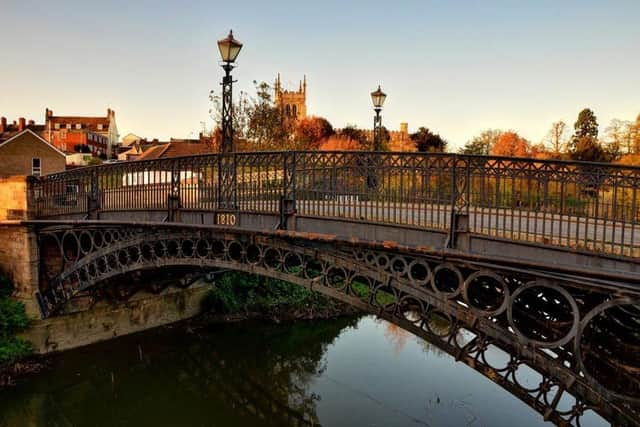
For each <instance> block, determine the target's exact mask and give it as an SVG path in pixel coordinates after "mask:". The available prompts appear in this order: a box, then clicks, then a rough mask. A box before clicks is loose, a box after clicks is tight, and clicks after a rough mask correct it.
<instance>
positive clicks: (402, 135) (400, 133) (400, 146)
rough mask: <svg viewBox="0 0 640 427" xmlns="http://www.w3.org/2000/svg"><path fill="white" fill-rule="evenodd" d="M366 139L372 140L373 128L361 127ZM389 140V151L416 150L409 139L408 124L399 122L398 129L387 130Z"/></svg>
mask: <svg viewBox="0 0 640 427" xmlns="http://www.w3.org/2000/svg"><path fill="white" fill-rule="evenodd" d="M340 131H341V129H336V133H340ZM362 131H363V132H364V134H365V135H366V137H367V140H368V141H373V130H372V129H362ZM388 132H389V142H388V143H387V145H388V147H389V151H411V152H413V151H417V148H416V144H415V143H414V142H413V141H412V140H411V136H410V135H409V124H408V123H405V122H403V123H400V129H399V130H388Z"/></svg>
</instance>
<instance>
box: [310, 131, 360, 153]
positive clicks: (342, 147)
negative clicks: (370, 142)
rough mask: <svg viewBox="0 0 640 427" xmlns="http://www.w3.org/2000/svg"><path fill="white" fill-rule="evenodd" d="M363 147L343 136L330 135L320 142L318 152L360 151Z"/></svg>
mask: <svg viewBox="0 0 640 427" xmlns="http://www.w3.org/2000/svg"><path fill="white" fill-rule="evenodd" d="M363 148H364V147H363V146H362V144H361V143H360V142H358V141H356V140H354V139H351V138H349V137H347V136H343V135H332V136H330V137H329V138H327V139H325V140H323V141H321V142H320V145H319V147H318V150H320V151H360V150H362V149H363Z"/></svg>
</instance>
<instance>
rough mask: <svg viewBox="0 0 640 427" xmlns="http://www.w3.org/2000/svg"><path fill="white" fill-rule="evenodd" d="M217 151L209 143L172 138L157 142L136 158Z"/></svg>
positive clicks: (146, 158)
mask: <svg viewBox="0 0 640 427" xmlns="http://www.w3.org/2000/svg"><path fill="white" fill-rule="evenodd" d="M196 141H197V140H196ZM217 152H218V150H217V149H216V147H215V146H214V145H213V144H211V143H202V142H193V141H192V142H187V141H184V140H183V141H180V140H172V141H170V142H159V143H158V144H157V145H154V146H152V147H150V148H148V149H147V150H145V151H144V152H143V153H142V154H141V155H140V156H138V158H137V159H136V160H151V159H164V158H167V157H182V156H195V155H199V154H214V153H217Z"/></svg>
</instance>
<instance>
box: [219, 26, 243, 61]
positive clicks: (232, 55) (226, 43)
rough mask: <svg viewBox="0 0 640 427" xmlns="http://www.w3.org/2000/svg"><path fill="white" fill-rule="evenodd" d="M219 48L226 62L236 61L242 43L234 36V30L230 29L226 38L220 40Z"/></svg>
mask: <svg viewBox="0 0 640 427" xmlns="http://www.w3.org/2000/svg"><path fill="white" fill-rule="evenodd" d="M218 49H219V50H220V56H221V57H222V60H223V61H224V62H235V60H236V58H237V57H238V54H239V53H240V49H242V43H240V42H239V41H238V40H236V39H234V38H233V31H229V35H228V36H227V37H226V38H224V39H222V40H218Z"/></svg>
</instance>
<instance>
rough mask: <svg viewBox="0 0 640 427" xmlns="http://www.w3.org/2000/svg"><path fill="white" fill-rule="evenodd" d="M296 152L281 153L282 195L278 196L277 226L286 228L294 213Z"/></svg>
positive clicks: (290, 225)
mask: <svg viewBox="0 0 640 427" xmlns="http://www.w3.org/2000/svg"><path fill="white" fill-rule="evenodd" d="M295 192H296V153H295V152H287V153H284V155H283V170H282V195H281V196H280V223H279V226H278V228H280V229H282V230H288V229H291V228H292V224H289V223H290V222H291V221H290V219H291V217H292V216H293V215H294V214H295V213H296V195H295Z"/></svg>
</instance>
